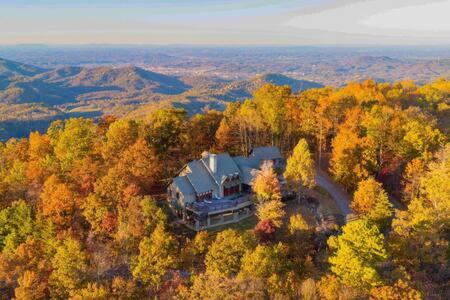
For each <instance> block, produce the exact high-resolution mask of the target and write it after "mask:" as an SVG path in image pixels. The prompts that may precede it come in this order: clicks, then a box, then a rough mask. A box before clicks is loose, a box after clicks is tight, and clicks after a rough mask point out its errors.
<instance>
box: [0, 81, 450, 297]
mask: <svg viewBox="0 0 450 300" xmlns="http://www.w3.org/2000/svg"><path fill="white" fill-rule="evenodd" d="M449 99H450V81H449V80H447V79H438V80H436V81H434V82H432V83H428V84H425V85H422V86H418V85H416V84H415V83H414V82H412V81H401V82H393V83H389V82H383V83H377V82H375V81H374V80H366V81H364V82H359V83H356V82H355V83H349V84H347V85H345V86H342V87H339V88H333V87H323V88H314V89H310V90H306V91H302V92H299V93H293V92H292V91H291V88H290V87H289V86H276V85H273V84H265V85H263V86H262V87H261V88H259V89H258V90H256V91H255V92H254V94H253V95H252V97H251V98H250V99H247V100H245V101H242V102H234V103H230V104H229V105H228V106H227V108H226V109H225V111H223V112H219V111H215V110H207V111H205V112H204V113H202V114H196V115H194V116H189V115H188V114H187V112H186V111H184V110H183V109H179V108H178V109H177V108H164V109H159V110H156V111H154V112H152V113H151V114H149V115H148V116H146V118H145V121H144V120H133V119H129V118H120V119H119V118H115V117H113V116H103V117H102V118H101V119H100V120H99V121H98V122H94V121H93V120H92V119H87V118H70V119H67V120H64V121H61V120H57V121H54V122H53V123H52V124H51V125H50V127H49V128H48V130H47V132H46V133H45V134H41V133H38V132H33V133H31V134H30V135H29V137H28V138H23V139H9V140H8V141H7V142H5V143H0V299H11V298H15V299H48V298H52V299H68V298H69V299H327V300H331V299H399V300H400V299H402V300H404V299H448V295H449V293H450V286H449V279H450V269H449V256H450V248H449V234H450V145H449V144H448V135H449V128H450V127H449V120H450V118H449V111H450V110H449V103H448V101H449ZM264 145H276V146H278V147H279V148H280V149H281V151H282V153H283V155H284V157H285V158H286V159H287V168H286V171H285V174H284V175H285V177H286V180H287V182H288V184H289V185H290V186H292V189H294V190H296V191H297V192H298V194H299V195H301V194H302V193H303V192H304V191H305V190H308V189H312V188H313V187H314V185H315V180H314V173H315V170H316V168H320V169H322V170H324V171H326V172H328V173H329V174H330V176H332V177H333V179H334V180H335V181H336V182H337V183H338V184H340V185H341V186H342V187H344V188H345V190H346V191H347V192H348V193H349V194H350V195H352V201H351V203H350V207H351V210H352V212H353V213H354V215H355V218H354V220H353V221H351V222H348V223H347V224H346V225H344V226H342V227H339V226H336V227H335V228H333V229H331V230H328V231H325V232H322V231H321V232H319V231H317V230H316V228H315V226H311V224H309V223H308V222H306V221H305V219H304V218H303V217H302V214H300V212H299V213H297V214H295V215H293V216H291V217H290V218H285V217H284V214H285V212H284V206H285V203H284V200H282V199H281V198H282V197H281V193H280V190H279V182H277V180H278V179H277V176H276V175H275V171H274V170H272V169H270V168H266V169H264V170H263V171H262V172H261V173H260V174H259V175H258V176H257V178H256V179H255V182H254V201H255V203H256V206H257V214H256V216H257V219H258V220H257V224H256V226H255V227H254V228H249V229H242V230H240V229H232V228H228V229H223V230H220V231H212V232H210V231H202V232H198V233H197V234H195V233H194V232H191V231H189V230H188V229H186V228H183V227H181V226H180V225H179V224H177V223H176V222H174V217H173V216H172V215H171V214H170V212H169V210H168V209H167V205H166V202H165V201H164V195H165V190H166V186H167V184H168V183H169V182H170V179H171V178H172V177H173V176H175V175H176V174H177V171H178V170H180V168H181V167H182V166H183V165H184V164H185V163H187V162H188V161H190V160H193V159H197V158H199V157H200V155H201V153H202V152H203V151H212V152H216V153H219V152H224V151H227V152H229V153H230V154H233V155H246V154H248V153H249V151H250V150H251V148H252V147H254V146H264Z"/></svg>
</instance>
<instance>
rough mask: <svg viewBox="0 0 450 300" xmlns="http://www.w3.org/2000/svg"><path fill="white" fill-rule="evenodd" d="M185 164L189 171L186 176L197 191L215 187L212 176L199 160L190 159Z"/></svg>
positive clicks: (203, 191) (210, 189) (205, 190)
mask: <svg viewBox="0 0 450 300" xmlns="http://www.w3.org/2000/svg"><path fill="white" fill-rule="evenodd" d="M187 166H188V168H189V169H190V170H191V172H190V173H187V174H186V176H187V178H188V179H189V182H190V183H191V184H192V186H193V187H194V189H195V191H196V192H197V193H205V192H208V191H212V190H214V189H216V188H217V185H216V184H215V182H214V180H213V178H212V177H211V175H210V174H209V172H208V170H207V169H206V167H205V166H204V165H203V163H202V162H201V161H199V160H194V161H191V162H190V163H188V164H187Z"/></svg>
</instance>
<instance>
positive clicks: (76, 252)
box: [49, 238, 87, 298]
mask: <svg viewBox="0 0 450 300" xmlns="http://www.w3.org/2000/svg"><path fill="white" fill-rule="evenodd" d="M52 266H53V272H52V274H51V275H50V278H49V283H50V286H51V290H50V292H51V295H52V297H56V298H60V297H62V298H66V297H67V296H68V295H69V294H70V293H71V292H73V291H75V290H76V289H78V288H80V287H81V285H82V282H83V280H84V276H86V270H87V255H86V252H84V251H83V249H82V248H81V244H80V242H78V241H77V240H75V239H72V238H67V239H65V240H64V241H63V242H62V243H61V245H59V246H58V247H57V249H56V253H55V256H54V257H53V259H52Z"/></svg>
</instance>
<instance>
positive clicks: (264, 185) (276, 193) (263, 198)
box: [252, 164, 285, 227]
mask: <svg viewBox="0 0 450 300" xmlns="http://www.w3.org/2000/svg"><path fill="white" fill-rule="evenodd" d="M252 188H253V191H254V192H255V196H256V202H257V208H256V209H257V213H256V215H257V216H258V218H259V220H260V221H263V220H270V221H271V222H272V223H273V224H274V225H275V226H276V227H280V226H281V219H282V218H283V216H284V214H285V213H284V210H283V206H284V205H283V203H282V202H281V190H280V181H279V180H278V177H277V175H276V173H275V172H274V170H273V168H272V165H270V164H264V165H263V166H262V167H261V171H260V172H258V174H257V175H256V177H255V179H254V181H253V186H252Z"/></svg>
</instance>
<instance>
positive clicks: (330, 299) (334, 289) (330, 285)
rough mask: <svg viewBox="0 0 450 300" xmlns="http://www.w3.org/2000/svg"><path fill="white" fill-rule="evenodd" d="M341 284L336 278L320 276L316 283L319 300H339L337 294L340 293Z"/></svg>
mask: <svg viewBox="0 0 450 300" xmlns="http://www.w3.org/2000/svg"><path fill="white" fill-rule="evenodd" d="M341 289H342V284H341V283H340V282H339V280H338V279H337V277H336V276H334V275H331V274H328V275H325V276H322V277H321V278H320V281H319V282H318V290H319V294H320V297H321V299H325V300H335V299H341V298H340V297H339V296H340V295H339V294H340V293H341Z"/></svg>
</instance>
